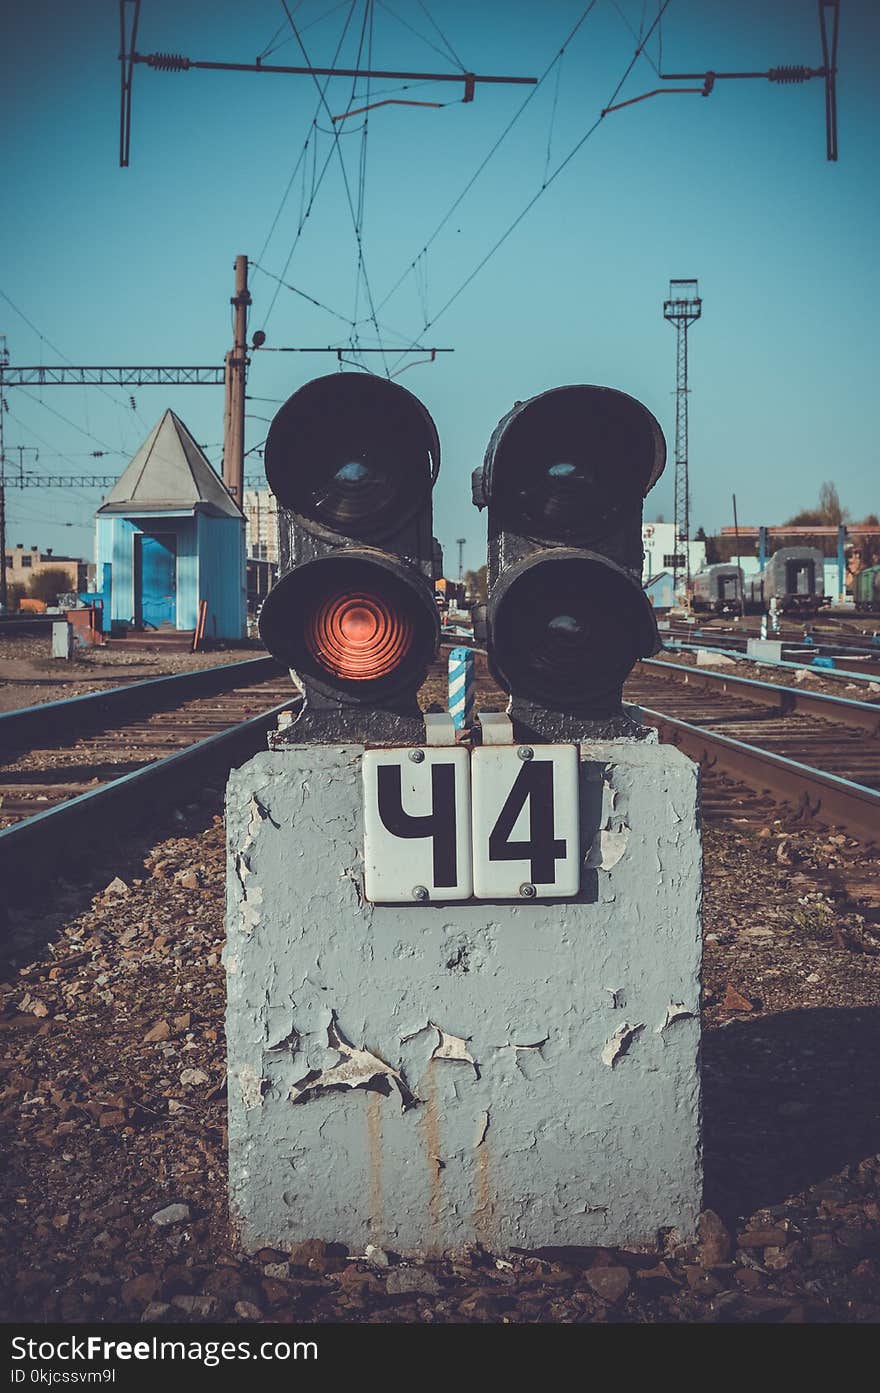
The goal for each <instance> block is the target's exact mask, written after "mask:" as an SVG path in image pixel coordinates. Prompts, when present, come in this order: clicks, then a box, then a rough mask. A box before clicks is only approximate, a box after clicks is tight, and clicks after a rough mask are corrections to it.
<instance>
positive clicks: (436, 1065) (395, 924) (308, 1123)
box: [226, 741, 702, 1256]
mask: <svg viewBox="0 0 880 1393" xmlns="http://www.w3.org/2000/svg"><path fill="white" fill-rule="evenodd" d="M361 754H362V749H361V747H356V746H347V747H346V746H324V747H321V746H289V747H288V748H287V749H285V750H283V751H278V752H276V753H270V754H262V755H258V756H257V757H256V758H255V759H253V760H251V761H250V763H248V764H246V765H244V766H243V767H242V768H241V769H238V770H236V771H235V772H234V773H233V774H232V777H231V779H230V782H229V788H228V795H227V818H228V848H229V881H228V913H227V932H228V941H227V948H226V971H227V981H228V1013H227V1037H228V1052H229V1191H230V1206H231V1212H232V1218H233V1223H234V1224H235V1226H236V1229H237V1232H238V1235H239V1238H240V1241H241V1243H242V1245H243V1246H244V1248H245V1249H246V1250H248V1251H252V1250H255V1249H257V1248H260V1247H263V1246H271V1247H285V1246H289V1245H291V1244H292V1243H294V1242H296V1241H299V1240H302V1239H305V1238H322V1239H324V1240H326V1241H328V1242H329V1241H334V1242H341V1243H344V1244H346V1245H347V1246H348V1247H349V1249H350V1250H351V1251H352V1252H363V1250H364V1248H365V1246H366V1244H368V1243H373V1244H376V1245H378V1246H380V1247H383V1248H389V1249H391V1250H393V1251H396V1252H398V1253H400V1254H402V1255H408V1256H418V1255H426V1254H431V1253H441V1252H449V1251H455V1250H461V1249H463V1248H466V1247H469V1246H471V1245H473V1244H477V1243H479V1244H482V1245H484V1246H485V1247H486V1248H487V1249H489V1250H490V1251H493V1252H504V1251H505V1250H509V1249H511V1248H526V1249H530V1248H537V1247H543V1246H550V1245H552V1246H560V1245H561V1246H567V1245H608V1246H618V1245H619V1246H629V1247H650V1246H652V1245H653V1244H654V1243H655V1241H656V1239H657V1235H658V1231H659V1230H662V1229H666V1228H676V1229H678V1230H679V1232H680V1233H681V1235H682V1237H683V1238H685V1239H688V1238H690V1237H691V1236H692V1235H693V1234H694V1231H695V1226H696V1219H697V1214H698V1213H699V1210H700V1207H701V1203H700V1201H701V1181H702V1172H701V1150H700V1082H699V1043H700V1033H699V1014H698V1013H699V969H700V897H701V852H700V834H699V822H698V817H699V813H698V806H699V804H698V798H699V793H698V771H697V768H696V766H695V765H693V764H692V763H691V762H690V761H689V760H688V759H686V758H685V757H684V756H683V755H682V754H681V753H680V752H679V751H678V750H676V749H674V748H672V747H669V746H661V745H656V744H650V743H647V742H644V741H639V742H632V743H630V742H626V743H608V744H596V745H590V746H584V747H583V749H582V764H581V776H582V813H581V824H582V826H581V831H582V841H583V852H584V860H585V869H584V877H583V887H582V892H581V895H580V896H579V898H578V899H577V900H576V901H571V900H567V901H562V900H556V901H545V902H534V901H533V902H530V903H523V902H515V903H512V902H503V903H501V902H491V903H490V902H487V901H482V902H479V901H474V900H471V901H467V902H463V903H460V904H458V905H445V906H444V905H431V904H429V905H415V904H414V905H412V906H408V905H407V906H380V905H371V904H367V903H365V901H364V899H363V894H362V877H361V868H360V855H361V848H362V845H363V834H362V830H361V820H362V794H361V780H360V763H361Z"/></svg>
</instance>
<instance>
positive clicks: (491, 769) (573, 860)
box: [471, 745, 581, 900]
mask: <svg viewBox="0 0 880 1393" xmlns="http://www.w3.org/2000/svg"><path fill="white" fill-rule="evenodd" d="M578 765H579V760H578V751H577V748H576V746H574V745H525V746H523V745H520V746H516V745H483V746H480V747H479V748H477V749H476V750H474V753H473V757H472V760H471V780H472V788H473V792H472V827H473V866H474V894H475V896H476V897H477V898H478V899H481V900H507V899H536V898H537V899H540V898H545V899H550V898H563V897H565V896H571V895H576V894H577V893H578V891H579V890H580V863H581V856H580V826H579V816H578V812H579V801H580V800H579V796H578V774H579V768H578Z"/></svg>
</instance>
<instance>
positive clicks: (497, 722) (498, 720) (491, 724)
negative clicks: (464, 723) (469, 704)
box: [477, 711, 513, 745]
mask: <svg viewBox="0 0 880 1393" xmlns="http://www.w3.org/2000/svg"><path fill="white" fill-rule="evenodd" d="M477 720H478V721H479V723H480V727H481V729H482V732H483V744H484V745H512V744H513V722H512V721H511V719H510V717H509V716H508V715H507V713H506V712H504V711H480V712H478V714H477Z"/></svg>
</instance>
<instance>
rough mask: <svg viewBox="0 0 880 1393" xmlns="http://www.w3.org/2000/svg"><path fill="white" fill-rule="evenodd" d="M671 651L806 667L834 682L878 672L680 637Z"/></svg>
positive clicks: (867, 679) (863, 679) (861, 678)
mask: <svg viewBox="0 0 880 1393" xmlns="http://www.w3.org/2000/svg"><path fill="white" fill-rule="evenodd" d="M664 647H665V648H666V650H667V651H668V652H670V653H676V652H677V653H699V652H700V651H701V650H702V651H703V652H704V653H720V654H721V655H722V657H724V658H736V659H738V660H739V661H740V662H743V663H754V664H755V666H756V667H785V668H791V669H792V671H794V672H801V671H803V670H804V669H806V670H807V671H808V672H812V673H813V674H814V676H816V677H821V679H822V681H823V682H824V681H825V680H826V679H830V680H831V681H832V682H837V681H840V682H876V681H877V674H876V673H873V672H853V671H851V669H849V668H841V667H828V668H814V667H812V666H811V664H810V663H808V662H803V663H794V662H790V661H789V660H788V659H786V658H756V657H754V655H752V654H750V653H746V652H745V651H744V650H743V649H740V648H720V647H718V646H717V645H716V644H712V643H684V642H682V641H681V640H679V639H673V640H672V642H671V643H667V644H665V645H664Z"/></svg>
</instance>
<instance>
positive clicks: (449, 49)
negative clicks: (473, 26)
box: [418, 0, 467, 72]
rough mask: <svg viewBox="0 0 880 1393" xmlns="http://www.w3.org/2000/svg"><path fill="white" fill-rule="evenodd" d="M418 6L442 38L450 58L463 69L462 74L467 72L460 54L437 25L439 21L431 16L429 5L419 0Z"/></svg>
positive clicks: (441, 40)
mask: <svg viewBox="0 0 880 1393" xmlns="http://www.w3.org/2000/svg"><path fill="white" fill-rule="evenodd" d="M418 5H419V9H420V10H421V11H422V13H423V14H424V16H425V18H426V19H427V21H428V23H429V24H430V26H431V28H432V29H434V30H435V31H436V33H437V34H439V36H440V42H441V43H442V44H443V45H444V47H445V48H446V51H447V52H448V54H449V56H450V58H451V59H452V61H453V63H455V64H456V66H457V67H459V68H460V69H461V71H462V72H466V71H467V70H466V68H465V66H464V63H463V62H462V61H461V59H460V58H459V56H458V54H457V53H456V51H455V49H454V48H453V47H452V44H451V43H450V42H449V40H448V39H447V37H446V35H445V34H444V33H443V30H442V29H441V28H440V25H439V24H438V23H437V21H436V20H435V19H434V17H433V15H432V14H431V12H430V10H429V9H428V7H427V5H426V4H425V3H424V0H418Z"/></svg>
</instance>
